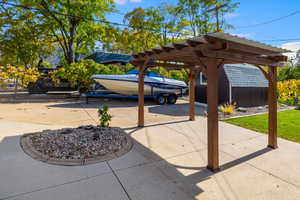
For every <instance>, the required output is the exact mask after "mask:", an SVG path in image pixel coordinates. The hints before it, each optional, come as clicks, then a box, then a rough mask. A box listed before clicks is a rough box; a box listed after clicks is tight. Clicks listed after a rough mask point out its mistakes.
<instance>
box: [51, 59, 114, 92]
mask: <svg viewBox="0 0 300 200" xmlns="http://www.w3.org/2000/svg"><path fill="white" fill-rule="evenodd" d="M109 73H110V69H109V68H108V67H107V66H105V65H102V64H98V63H96V62H94V61H93V60H88V59H87V60H81V61H79V62H77V63H72V64H70V65H67V64H66V65H64V66H63V67H61V68H59V69H57V70H55V71H53V72H52V75H51V77H52V80H53V81H54V82H55V83H56V84H59V83H60V81H61V80H62V79H66V80H68V81H69V83H70V84H71V86H72V87H76V86H77V87H78V89H80V90H85V91H87V90H88V89H89V88H90V86H91V85H92V84H93V82H94V80H93V79H92V78H91V76H92V75H94V74H109Z"/></svg>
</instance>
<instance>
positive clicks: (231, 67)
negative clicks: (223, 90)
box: [224, 64, 268, 87]
mask: <svg viewBox="0 0 300 200" xmlns="http://www.w3.org/2000/svg"><path fill="white" fill-rule="evenodd" d="M224 71H225V74H226V76H227V78H228V80H229V82H230V84H231V86H232V87H268V80H267V79H266V78H265V76H264V74H263V73H262V71H261V70H260V69H258V68H257V67H255V66H253V65H249V64H225V65H224Z"/></svg>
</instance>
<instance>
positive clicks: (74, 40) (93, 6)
mask: <svg viewBox="0 0 300 200" xmlns="http://www.w3.org/2000/svg"><path fill="white" fill-rule="evenodd" d="M15 2H16V3H20V4H22V5H23V6H26V7H27V8H30V11H28V12H31V13H33V14H34V16H35V18H36V19H38V21H40V22H41V23H42V24H43V25H45V26H47V27H48V29H49V34H50V35H51V36H52V37H53V38H55V42H56V43H57V44H58V45H59V46H60V48H61V49H62V51H63V56H64V59H65V61H66V63H68V64H71V63H72V62H74V61H76V60H77V59H78V57H79V55H80V54H81V53H87V51H88V49H93V48H94V45H95V40H97V39H99V38H100V37H99V33H101V32H102V31H103V29H105V28H106V27H107V26H108V22H106V20H105V14H107V13H109V12H112V11H113V8H114V1H113V0H105V1H95V0H15Z"/></svg>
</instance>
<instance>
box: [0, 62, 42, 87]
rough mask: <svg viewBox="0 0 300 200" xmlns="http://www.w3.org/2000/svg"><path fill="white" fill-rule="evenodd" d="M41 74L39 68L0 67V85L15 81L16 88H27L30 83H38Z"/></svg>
mask: <svg viewBox="0 0 300 200" xmlns="http://www.w3.org/2000/svg"><path fill="white" fill-rule="evenodd" d="M40 75H41V74H40V73H39V72H38V70H37V68H35V67H31V68H25V67H24V66H12V65H7V66H0V84H5V83H6V82H9V81H13V82H14V83H15V84H16V86H21V87H23V88H26V87H27V85H28V84H29V83H33V82H36V81H37V79H38V78H39V76H40Z"/></svg>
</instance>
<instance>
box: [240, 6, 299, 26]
mask: <svg viewBox="0 0 300 200" xmlns="http://www.w3.org/2000/svg"><path fill="white" fill-rule="evenodd" d="M297 14H300V10H297V11H294V12H292V13H290V14H288V15H284V16H281V17H278V18H274V19H271V20H268V21H265V22H262V23H258V24H253V25H249V26H240V27H236V28H237V29H244V28H252V27H257V26H262V25H266V24H271V23H274V22H277V21H280V20H282V19H285V18H288V17H291V16H294V15H297Z"/></svg>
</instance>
